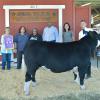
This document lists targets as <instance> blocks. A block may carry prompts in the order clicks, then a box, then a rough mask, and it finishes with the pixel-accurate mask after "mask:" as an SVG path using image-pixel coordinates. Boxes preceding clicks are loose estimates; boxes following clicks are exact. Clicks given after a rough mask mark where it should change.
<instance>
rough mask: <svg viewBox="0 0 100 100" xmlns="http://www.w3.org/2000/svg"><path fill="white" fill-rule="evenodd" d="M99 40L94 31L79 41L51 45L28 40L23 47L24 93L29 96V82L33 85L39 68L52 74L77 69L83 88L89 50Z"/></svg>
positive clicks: (88, 61) (88, 60)
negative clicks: (46, 69) (24, 65)
mask: <svg viewBox="0 0 100 100" xmlns="http://www.w3.org/2000/svg"><path fill="white" fill-rule="evenodd" d="M97 40H100V35H98V34H97V33H96V32H95V31H93V32H89V33H88V35H87V36H85V37H83V38H82V39H81V40H79V41H75V42H70V43H53V42H40V41H35V40H29V41H28V43H27V44H26V47H25V52H24V59H25V64H26V67H27V71H26V76H25V85H24V91H25V93H26V95H28V94H29V86H30V81H31V80H32V82H33V85H35V82H36V80H35V74H36V71H37V69H38V68H39V67H41V66H45V67H46V68H48V69H50V70H51V71H52V72H54V73H61V72H65V71H69V70H72V69H73V68H74V67H75V66H77V67H78V73H79V78H80V85H81V86H84V77H85V73H86V71H87V67H88V65H89V64H90V63H91V62H90V55H91V50H94V49H95V47H96V45H97Z"/></svg>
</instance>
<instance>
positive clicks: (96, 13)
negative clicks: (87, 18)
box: [75, 0, 100, 24]
mask: <svg viewBox="0 0 100 100" xmlns="http://www.w3.org/2000/svg"><path fill="white" fill-rule="evenodd" d="M75 4H76V5H77V6H82V5H84V4H85V5H90V6H91V12H92V15H93V19H94V24H98V23H100V0H75ZM85 5H84V6H85Z"/></svg>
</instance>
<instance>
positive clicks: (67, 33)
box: [63, 23, 73, 42]
mask: <svg viewBox="0 0 100 100" xmlns="http://www.w3.org/2000/svg"><path fill="white" fill-rule="evenodd" d="M63 30H64V32H63V42H72V41H73V36H72V32H71V30H70V25H69V23H65V24H64V26H63Z"/></svg>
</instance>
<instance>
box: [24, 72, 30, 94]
mask: <svg viewBox="0 0 100 100" xmlns="http://www.w3.org/2000/svg"><path fill="white" fill-rule="evenodd" d="M31 79H32V78H31V74H29V73H28V72H26V75H25V84H24V92H25V94H26V95H29V87H30V83H31Z"/></svg>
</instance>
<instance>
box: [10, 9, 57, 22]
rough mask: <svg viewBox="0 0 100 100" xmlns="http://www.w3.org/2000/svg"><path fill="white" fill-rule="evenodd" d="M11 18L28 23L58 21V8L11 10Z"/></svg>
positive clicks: (14, 20)
mask: <svg viewBox="0 0 100 100" xmlns="http://www.w3.org/2000/svg"><path fill="white" fill-rule="evenodd" d="M10 19H11V20H12V21H13V22H14V23H28V22H48V21H50V22H57V20H58V11H57V10H33V11H27V10H24V11H23V10H21V11H10Z"/></svg>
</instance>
